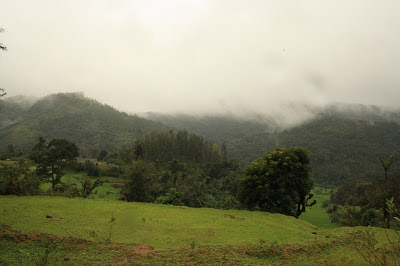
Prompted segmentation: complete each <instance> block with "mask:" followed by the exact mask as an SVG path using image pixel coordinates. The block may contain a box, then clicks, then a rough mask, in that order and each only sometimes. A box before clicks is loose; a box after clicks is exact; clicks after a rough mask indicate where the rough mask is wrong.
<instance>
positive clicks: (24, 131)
mask: <svg viewBox="0 0 400 266" xmlns="http://www.w3.org/2000/svg"><path fill="white" fill-rule="evenodd" d="M24 103H25V102H24ZM0 122H1V126H2V128H1V129H0V139H2V141H1V143H0V150H3V151H4V150H5V149H6V147H7V146H8V145H10V144H13V145H14V148H15V149H30V148H32V147H33V145H34V144H35V143H37V141H38V138H39V137H45V138H47V139H52V138H65V139H68V140H69V141H72V142H74V143H75V144H76V145H77V146H78V147H79V148H80V149H81V151H83V152H90V151H93V150H97V151H100V150H102V149H104V150H107V151H115V150H116V148H117V147H121V146H123V145H126V144H131V143H132V142H133V141H134V140H135V139H137V138H140V137H142V136H144V135H145V134H148V133H150V132H153V131H159V130H166V129H167V128H166V126H164V125H162V124H160V123H158V122H153V121H150V120H147V119H144V118H140V117H138V116H135V115H129V114H126V113H123V112H119V111H117V110H116V109H115V108H113V107H111V106H108V105H105V104H101V103H99V102H97V101H95V100H93V99H89V98H86V97H84V96H83V94H79V93H60V94H53V95H49V96H47V97H44V98H42V99H40V100H38V101H36V102H35V103H33V104H31V105H30V106H29V107H27V105H26V104H18V103H15V101H12V100H7V99H5V100H4V109H3V110H2V112H0Z"/></svg>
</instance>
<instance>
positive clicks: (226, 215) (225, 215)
mask: <svg viewBox="0 0 400 266" xmlns="http://www.w3.org/2000/svg"><path fill="white" fill-rule="evenodd" d="M224 217H226V218H231V219H235V220H239V221H243V220H244V218H242V217H236V216H234V215H232V214H229V213H225V214H224Z"/></svg>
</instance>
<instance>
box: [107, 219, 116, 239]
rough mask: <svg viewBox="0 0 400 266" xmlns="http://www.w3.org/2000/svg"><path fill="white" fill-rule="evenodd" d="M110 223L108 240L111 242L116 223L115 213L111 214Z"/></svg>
mask: <svg viewBox="0 0 400 266" xmlns="http://www.w3.org/2000/svg"><path fill="white" fill-rule="evenodd" d="M109 223H110V230H109V233H108V238H107V242H111V236H112V228H113V226H114V223H115V217H114V215H112V216H111V219H110V221H109Z"/></svg>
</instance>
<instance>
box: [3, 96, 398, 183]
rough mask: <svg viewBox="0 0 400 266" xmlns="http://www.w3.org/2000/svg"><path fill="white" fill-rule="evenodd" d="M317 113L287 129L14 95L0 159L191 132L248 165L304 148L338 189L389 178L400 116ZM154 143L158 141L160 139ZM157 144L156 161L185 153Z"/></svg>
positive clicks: (352, 108)
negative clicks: (47, 146) (44, 146)
mask: <svg viewBox="0 0 400 266" xmlns="http://www.w3.org/2000/svg"><path fill="white" fill-rule="evenodd" d="M314 111H315V112H319V113H318V114H317V113H316V114H315V116H314V118H312V119H309V120H307V121H306V122H303V123H302V124H300V125H296V126H292V127H286V128H282V127H279V126H278V125H277V123H276V121H275V120H274V119H272V118H268V117H267V116H266V115H252V116H248V117H244V116H241V117H239V116H235V115H190V114H175V115H171V114H160V113H148V114H147V115H146V117H147V118H146V119H144V118H142V117H138V116H134V115H129V114H126V113H122V112H119V111H117V110H116V109H114V108H112V107H110V106H107V105H104V104H101V103H99V102H97V101H95V100H92V99H88V98H86V97H84V96H83V95H82V94H79V93H67V94H55V95H50V96H47V97H44V98H42V99H40V100H39V101H36V102H34V101H33V100H31V99H29V98H27V97H19V98H18V97H10V98H6V99H5V100H4V101H3V110H2V112H1V113H0V139H1V140H2V141H1V142H0V153H3V154H7V155H10V154H11V153H17V152H22V151H23V150H24V149H25V150H27V149H31V148H32V147H33V145H34V144H35V143H36V142H37V141H38V138H39V137H44V138H46V139H52V138H66V139H68V140H69V141H71V142H73V143H75V144H76V145H77V146H78V147H79V149H80V152H81V154H84V155H94V156H95V154H98V153H99V151H101V150H105V151H107V152H109V153H110V152H115V151H117V150H118V149H120V148H123V147H129V146H131V145H133V143H135V141H137V140H139V139H140V138H142V137H143V136H145V135H147V137H146V138H147V139H148V138H151V133H152V132H158V133H162V132H164V133H163V134H165V135H166V136H167V135H168V136H169V134H170V133H167V132H172V131H171V130H175V133H176V130H187V131H188V132H189V133H196V134H199V135H200V136H202V137H203V138H204V139H203V140H202V141H207V142H210V143H211V144H214V143H215V144H217V145H218V146H219V148H220V149H221V150H222V151H223V152H226V153H229V154H228V155H229V157H231V158H236V159H237V160H238V161H239V162H240V163H241V165H242V166H246V165H248V164H249V163H250V162H252V161H253V160H254V159H256V158H258V157H261V156H264V155H265V154H266V153H267V152H268V151H271V150H273V149H275V148H280V147H290V146H298V147H303V148H305V149H307V150H310V151H311V158H312V169H313V170H312V175H313V178H314V179H315V180H316V181H317V183H318V184H321V185H334V186H336V185H341V184H344V183H348V182H352V181H357V180H375V178H376V177H381V175H382V169H381V165H380V162H379V158H387V157H388V156H390V155H391V154H396V153H397V152H398V151H399V150H400V124H399V121H400V119H399V117H400V113H399V112H396V111H387V110H384V109H382V108H379V107H374V106H372V107H371V106H363V105H332V106H328V107H326V108H325V109H315V110H314ZM149 134H150V135H149ZM180 134H182V133H180ZM156 135H157V134H156ZM153 136H155V135H153ZM157 136H158V135H157ZM174 137H175V138H179V137H180V135H179V134H175V135H174ZM142 141H145V140H142ZM158 141H159V142H160V141H161V139H160V140H158ZM152 143H156V142H155V141H154V139H153V140H152ZM157 145H158V146H156V147H157V148H156V149H153V150H154V152H153V153H152V154H153V155H151V156H158V157H168V156H170V155H168V153H164V152H161V153H159V152H158V149H163V150H165V151H167V150H168V149H172V148H174V149H175V148H177V146H168V145H172V144H171V143H161V142H160V143H158V144H157ZM182 145H183V144H182ZM199 145H200V144H199ZM148 148H149V147H148ZM186 152H187V153H189V152H194V151H188V150H186ZM146 156H150V155H149V154H147V155H146ZM199 156H200V155H199ZM202 156H203V155H202ZM225 156H227V155H225ZM153 159H156V160H158V159H160V158H153ZM163 159H165V158H163ZM168 159H169V160H171V159H173V158H168ZM397 170H398V168H397V169H396V168H394V171H397Z"/></svg>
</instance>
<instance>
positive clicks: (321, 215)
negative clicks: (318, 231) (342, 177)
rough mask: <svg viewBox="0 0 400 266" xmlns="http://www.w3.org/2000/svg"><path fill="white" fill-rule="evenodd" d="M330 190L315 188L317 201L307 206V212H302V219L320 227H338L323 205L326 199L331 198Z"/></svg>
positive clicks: (314, 192)
mask: <svg viewBox="0 0 400 266" xmlns="http://www.w3.org/2000/svg"><path fill="white" fill-rule="evenodd" d="M329 192H330V190H326V189H322V188H319V187H317V188H315V189H314V191H313V194H314V197H313V199H315V200H316V201H317V203H316V204H315V205H314V206H311V207H307V208H306V212H305V213H302V214H301V215H300V217H299V219H300V220H303V221H307V222H309V223H311V224H313V225H315V226H317V227H319V228H336V227H339V225H338V224H337V223H332V222H331V219H330V217H329V214H328V213H326V209H325V208H323V207H322V204H323V202H324V201H326V200H329V197H330V196H329Z"/></svg>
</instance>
